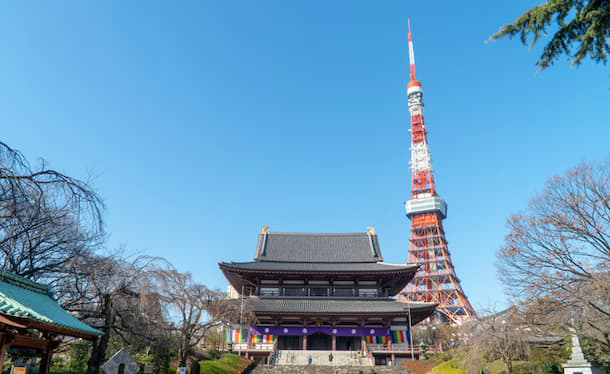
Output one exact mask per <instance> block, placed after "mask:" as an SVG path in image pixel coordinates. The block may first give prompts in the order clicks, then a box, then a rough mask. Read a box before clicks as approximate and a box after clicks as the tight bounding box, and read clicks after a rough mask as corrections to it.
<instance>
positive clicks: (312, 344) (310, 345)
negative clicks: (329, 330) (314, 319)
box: [307, 333, 332, 351]
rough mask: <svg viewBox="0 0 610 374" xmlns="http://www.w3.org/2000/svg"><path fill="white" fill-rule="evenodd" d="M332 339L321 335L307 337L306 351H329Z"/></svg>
mask: <svg viewBox="0 0 610 374" xmlns="http://www.w3.org/2000/svg"><path fill="white" fill-rule="evenodd" d="M331 347H332V338H331V337H330V336H328V335H324V334H322V333H316V334H312V335H309V336H308V337H307V349H310V350H312V351H330V349H331Z"/></svg>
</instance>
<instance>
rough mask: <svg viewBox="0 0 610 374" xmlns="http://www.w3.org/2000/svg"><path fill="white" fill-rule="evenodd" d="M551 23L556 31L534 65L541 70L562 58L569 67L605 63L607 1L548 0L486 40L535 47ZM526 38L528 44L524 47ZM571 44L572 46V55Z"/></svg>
mask: <svg viewBox="0 0 610 374" xmlns="http://www.w3.org/2000/svg"><path fill="white" fill-rule="evenodd" d="M553 19H555V20H556V21H557V25H558V26H559V29H558V30H557V31H556V32H555V33H554V34H553V35H552V36H551V40H550V41H549V42H548V43H547V45H546V46H545V47H544V51H543V52H542V55H541V56H540V59H539V60H538V62H537V63H536V65H537V66H538V67H539V68H540V69H541V70H544V69H546V68H548V67H549V66H551V65H552V64H553V62H554V61H555V60H556V59H557V58H558V57H560V56H561V55H563V54H566V55H567V56H569V57H570V58H571V60H572V65H579V64H580V63H581V61H582V59H584V58H585V57H590V58H591V59H592V60H593V61H595V62H597V63H599V62H602V63H604V64H605V63H606V62H607V59H608V52H609V51H610V45H609V43H608V37H609V36H610V1H608V0H548V1H547V2H545V3H544V4H542V5H539V6H536V7H534V8H532V9H530V10H528V11H527V12H525V13H524V14H523V15H521V16H520V17H519V18H517V20H516V21H515V22H514V23H511V24H508V25H504V26H502V27H501V28H500V30H499V31H498V32H496V33H495V34H493V35H492V36H491V37H490V39H491V40H496V39H499V38H501V37H504V36H507V35H508V37H509V38H511V39H512V37H513V36H516V35H519V37H520V39H521V42H522V43H523V44H524V45H527V44H529V45H530V46H532V45H534V44H536V42H537V41H538V40H539V39H540V37H541V36H545V35H546V29H547V27H549V26H550V25H551V23H552V21H553ZM528 36H531V37H532V38H531V41H529V43H528V40H527V39H528ZM572 44H576V46H577V47H576V50H575V52H572Z"/></svg>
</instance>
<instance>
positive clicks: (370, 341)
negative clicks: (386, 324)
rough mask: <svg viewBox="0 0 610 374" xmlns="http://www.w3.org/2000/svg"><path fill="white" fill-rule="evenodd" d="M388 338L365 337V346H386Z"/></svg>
mask: <svg viewBox="0 0 610 374" xmlns="http://www.w3.org/2000/svg"><path fill="white" fill-rule="evenodd" d="M388 338H389V336H365V337H364V341H366V344H388V341H389V339H388Z"/></svg>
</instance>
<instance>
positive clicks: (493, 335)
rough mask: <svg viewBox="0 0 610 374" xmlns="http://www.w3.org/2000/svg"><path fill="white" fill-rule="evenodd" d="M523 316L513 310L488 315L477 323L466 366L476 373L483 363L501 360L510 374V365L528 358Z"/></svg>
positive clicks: (511, 369) (511, 366) (526, 331)
mask: <svg viewBox="0 0 610 374" xmlns="http://www.w3.org/2000/svg"><path fill="white" fill-rule="evenodd" d="M524 326H526V324H525V323H524V319H523V316H522V315H521V314H520V313H519V311H518V310H517V308H515V307H512V308H509V309H507V310H505V311H502V312H500V313H488V314H487V315H484V316H481V317H480V318H479V319H478V320H477V325H476V327H475V329H474V332H473V338H472V340H471V344H470V346H469V352H468V355H467V361H468V365H469V366H470V368H471V369H475V370H476V372H480V367H481V366H482V365H483V363H484V362H491V361H494V360H501V361H502V362H503V363H504V367H505V369H506V374H510V373H512V372H513V361H516V360H521V359H524V358H526V357H527V354H528V344H527V334H528V330H529V329H528V328H527V327H524Z"/></svg>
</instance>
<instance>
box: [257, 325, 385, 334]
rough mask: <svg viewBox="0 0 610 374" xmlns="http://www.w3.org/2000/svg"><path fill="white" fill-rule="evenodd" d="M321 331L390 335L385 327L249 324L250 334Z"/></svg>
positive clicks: (310, 332)
mask: <svg viewBox="0 0 610 374" xmlns="http://www.w3.org/2000/svg"><path fill="white" fill-rule="evenodd" d="M317 333H322V334H325V335H331V336H332V335H335V336H390V329H389V328H387V327H317V326H251V327H250V334H251V335H278V336H282V335H284V336H304V335H311V334H317Z"/></svg>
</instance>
